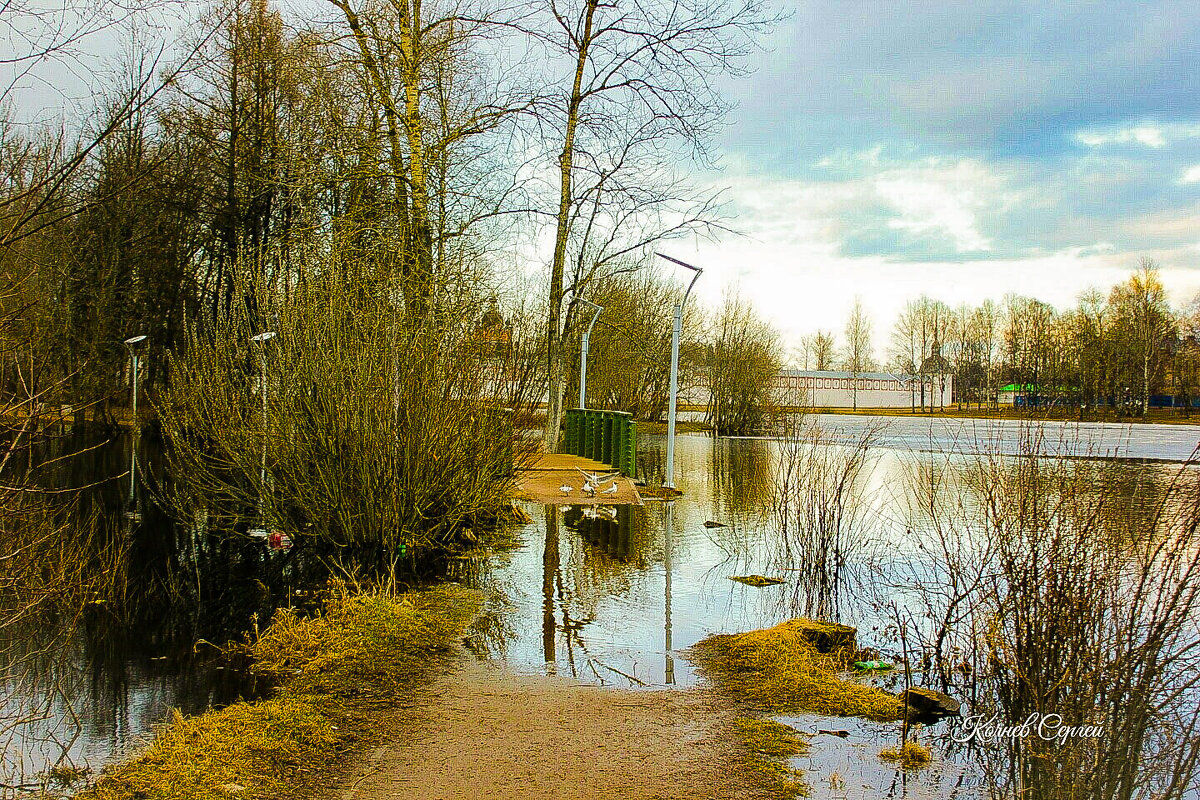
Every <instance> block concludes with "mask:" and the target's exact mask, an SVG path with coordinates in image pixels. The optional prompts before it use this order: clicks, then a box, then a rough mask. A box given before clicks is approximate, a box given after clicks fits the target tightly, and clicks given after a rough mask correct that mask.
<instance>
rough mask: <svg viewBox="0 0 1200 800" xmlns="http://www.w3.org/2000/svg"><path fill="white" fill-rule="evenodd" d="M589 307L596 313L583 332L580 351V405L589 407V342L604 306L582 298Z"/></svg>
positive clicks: (582, 301)
mask: <svg viewBox="0 0 1200 800" xmlns="http://www.w3.org/2000/svg"><path fill="white" fill-rule="evenodd" d="M579 302H581V303H583V304H584V305H585V306H588V307H589V308H594V309H595V310H596V313H594V314H592V321H591V322H589V323H588V326H587V330H586V331H584V333H583V346H582V348H581V349H580V353H579V407H580V408H587V357H588V342H589V341H590V340H591V338H592V328H594V327H596V320H598V319H600V312H601V311H603V310H604V306H602V305H597V304H596V303H593V302H592V301H591V300H583V299H581V300H580V301H579Z"/></svg>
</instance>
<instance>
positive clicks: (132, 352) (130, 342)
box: [125, 334, 149, 428]
mask: <svg viewBox="0 0 1200 800" xmlns="http://www.w3.org/2000/svg"><path fill="white" fill-rule="evenodd" d="M147 338H149V337H147V336H146V335H145V334H142V335H141V336H130V337H129V338H128V339H126V340H125V346H126V347H128V348H129V359H130V361H132V362H133V376H132V381H133V427H134V428H136V427H137V400H138V398H137V395H138V366H140V364H141V360H142V359H141V356H140V355H138V351H137V350H136V349H134V348H136V347H137V346H138V345H139V344H141V343H142V342H144V341H146V339H147Z"/></svg>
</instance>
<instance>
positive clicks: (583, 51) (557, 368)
mask: <svg viewBox="0 0 1200 800" xmlns="http://www.w3.org/2000/svg"><path fill="white" fill-rule="evenodd" d="M599 1H600V0H588V3H587V8H586V10H585V12H584V22H583V35H582V36H581V37H580V39H579V52H578V54H577V57H576V60H575V80H574V82H573V83H572V85H571V98H570V100H569V101H568V103H567V121H566V130H565V132H564V136H563V149H562V153H561V154H560V155H559V157H558V169H559V195H558V215H557V218H556V230H555V235H554V258H553V261H552V262H551V264H550V313H549V318H548V320H547V322H546V367H547V380H546V386H547V389H548V392H549V396H548V397H547V398H546V431H545V436H544V438H543V444H544V445H545V448H546V450H547V451H548V452H553V451H555V450H557V449H558V432H559V428H560V427H561V426H562V403H563V380H564V374H563V373H564V365H563V352H562V345H563V341H562V340H563V336H564V334H565V331H564V330H563V325H562V300H563V294H564V291H563V272H564V270H565V266H566V260H567V239H568V238H569V237H570V232H571V230H570V228H571V206H572V204H573V202H574V197H573V194H572V191H571V176H572V172H573V169H574V166H575V129H576V126H577V125H578V124H579V106H580V104H581V103H582V102H583V97H582V94H581V87H582V85H583V75H584V71H585V69H586V67H587V62H588V53H589V50H590V47H591V43H592V20H593V19H594V17H595V14H596V6H597V5H599Z"/></svg>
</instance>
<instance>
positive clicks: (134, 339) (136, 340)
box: [125, 334, 150, 347]
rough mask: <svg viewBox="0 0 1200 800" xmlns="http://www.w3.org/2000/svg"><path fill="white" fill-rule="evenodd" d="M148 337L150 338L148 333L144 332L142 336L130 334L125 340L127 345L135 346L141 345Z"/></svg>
mask: <svg viewBox="0 0 1200 800" xmlns="http://www.w3.org/2000/svg"><path fill="white" fill-rule="evenodd" d="M148 338H150V337H148V336H146V334H142V335H141V336H130V337H129V338H128V339H126V340H125V346H126V347H133V346H135V345H139V344H141V343H142V342H144V341H146V339H148Z"/></svg>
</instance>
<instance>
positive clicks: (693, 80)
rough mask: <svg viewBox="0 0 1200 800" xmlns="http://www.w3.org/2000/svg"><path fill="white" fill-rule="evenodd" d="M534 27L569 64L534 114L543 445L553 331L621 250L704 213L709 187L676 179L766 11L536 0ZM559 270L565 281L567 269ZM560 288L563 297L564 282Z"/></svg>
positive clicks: (708, 3) (565, 324)
mask: <svg viewBox="0 0 1200 800" xmlns="http://www.w3.org/2000/svg"><path fill="white" fill-rule="evenodd" d="M538 5H539V6H540V8H541V9H543V10H544V11H545V12H546V14H547V15H548V18H549V24H548V26H547V30H545V31H540V32H538V35H539V38H541V39H542V40H543V41H544V42H546V43H547V44H548V45H549V46H550V47H551V48H552V52H553V53H554V57H555V59H556V60H558V61H560V62H561V63H564V64H569V65H570V72H569V74H567V75H564V76H563V81H562V83H561V84H560V88H558V89H557V90H554V91H552V92H551V96H550V99H549V101H548V102H546V103H545V104H544V105H543V106H542V110H541V113H540V119H541V121H542V124H543V125H544V126H545V128H546V129H547V132H548V134H549V138H550V139H551V141H553V142H555V143H556V145H555V146H556V150H557V198H556V203H555V211H554V215H553V224H554V252H553V256H552V257H551V263H550V287H549V309H548V312H549V313H548V318H547V325H546V328H547V351H546V352H547V368H548V372H549V387H550V392H549V400H548V404H547V412H546V430H545V446H546V448H547V449H549V450H553V449H554V448H555V447H557V444H558V435H559V428H560V425H561V420H562V403H563V391H564V366H565V358H564V354H563V343H564V340H565V338H566V337H567V335H568V334H569V330H570V325H571V322H572V318H573V311H574V307H575V304H576V302H577V298H579V297H580V296H582V294H583V293H584V291H585V289H586V287H587V284H588V283H589V282H590V281H591V280H593V279H595V278H596V277H597V276H598V275H599V274H603V273H604V272H605V271H608V272H611V271H613V270H614V269H618V270H619V269H620V266H619V265H620V264H621V263H623V262H624V261H625V257H626V256H627V255H630V254H635V253H643V252H645V251H646V250H647V249H648V247H649V245H650V244H652V243H653V242H656V241H659V240H660V239H662V238H664V237H668V236H671V235H673V234H678V233H682V232H684V231H688V230H695V229H698V228H699V229H702V228H705V227H707V226H708V225H710V224H711V223H712V221H713V219H714V212H715V205H714V203H715V198H714V197H713V195H711V194H706V193H703V192H698V191H697V190H695V189H694V188H692V187H691V186H690V185H689V184H688V182H687V181H685V180H681V179H680V178H679V176H678V173H677V172H676V168H675V166H674V164H675V163H676V161H677V160H678V159H679V158H680V157H693V158H699V159H701V160H703V159H705V157H706V151H705V143H706V141H707V139H708V137H709V136H710V134H711V133H712V132H713V131H714V130H715V126H716V124H717V123H718V121H719V120H720V119H721V117H722V115H723V113H724V111H725V109H726V106H727V104H726V103H725V102H724V101H722V99H721V98H720V96H719V94H718V92H717V89H716V87H715V85H714V84H713V82H712V81H713V78H714V77H715V76H717V75H720V74H725V73H730V72H736V71H738V70H739V69H740V68H741V64H742V62H743V61H744V59H745V57H746V56H747V55H748V54H749V52H750V48H751V45H752V38H753V36H754V35H756V34H757V33H759V32H761V31H763V30H765V29H766V28H767V27H768V26H769V24H770V23H771V22H772V19H771V18H770V16H769V15H768V14H766V13H765V11H764V8H763V4H762V3H761V2H760V0H732V1H731V0H633V1H632V2H628V3H621V4H617V3H611V2H603V1H602V0H574V2H562V1H561V0H540V2H539V4H538ZM569 274H570V277H571V280H570V282H569V283H568V280H567V279H568V275H569ZM568 291H569V292H570V294H571V298H570V300H569V301H567V302H566V304H565V305H564V300H565V298H566V296H567V294H568Z"/></svg>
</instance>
